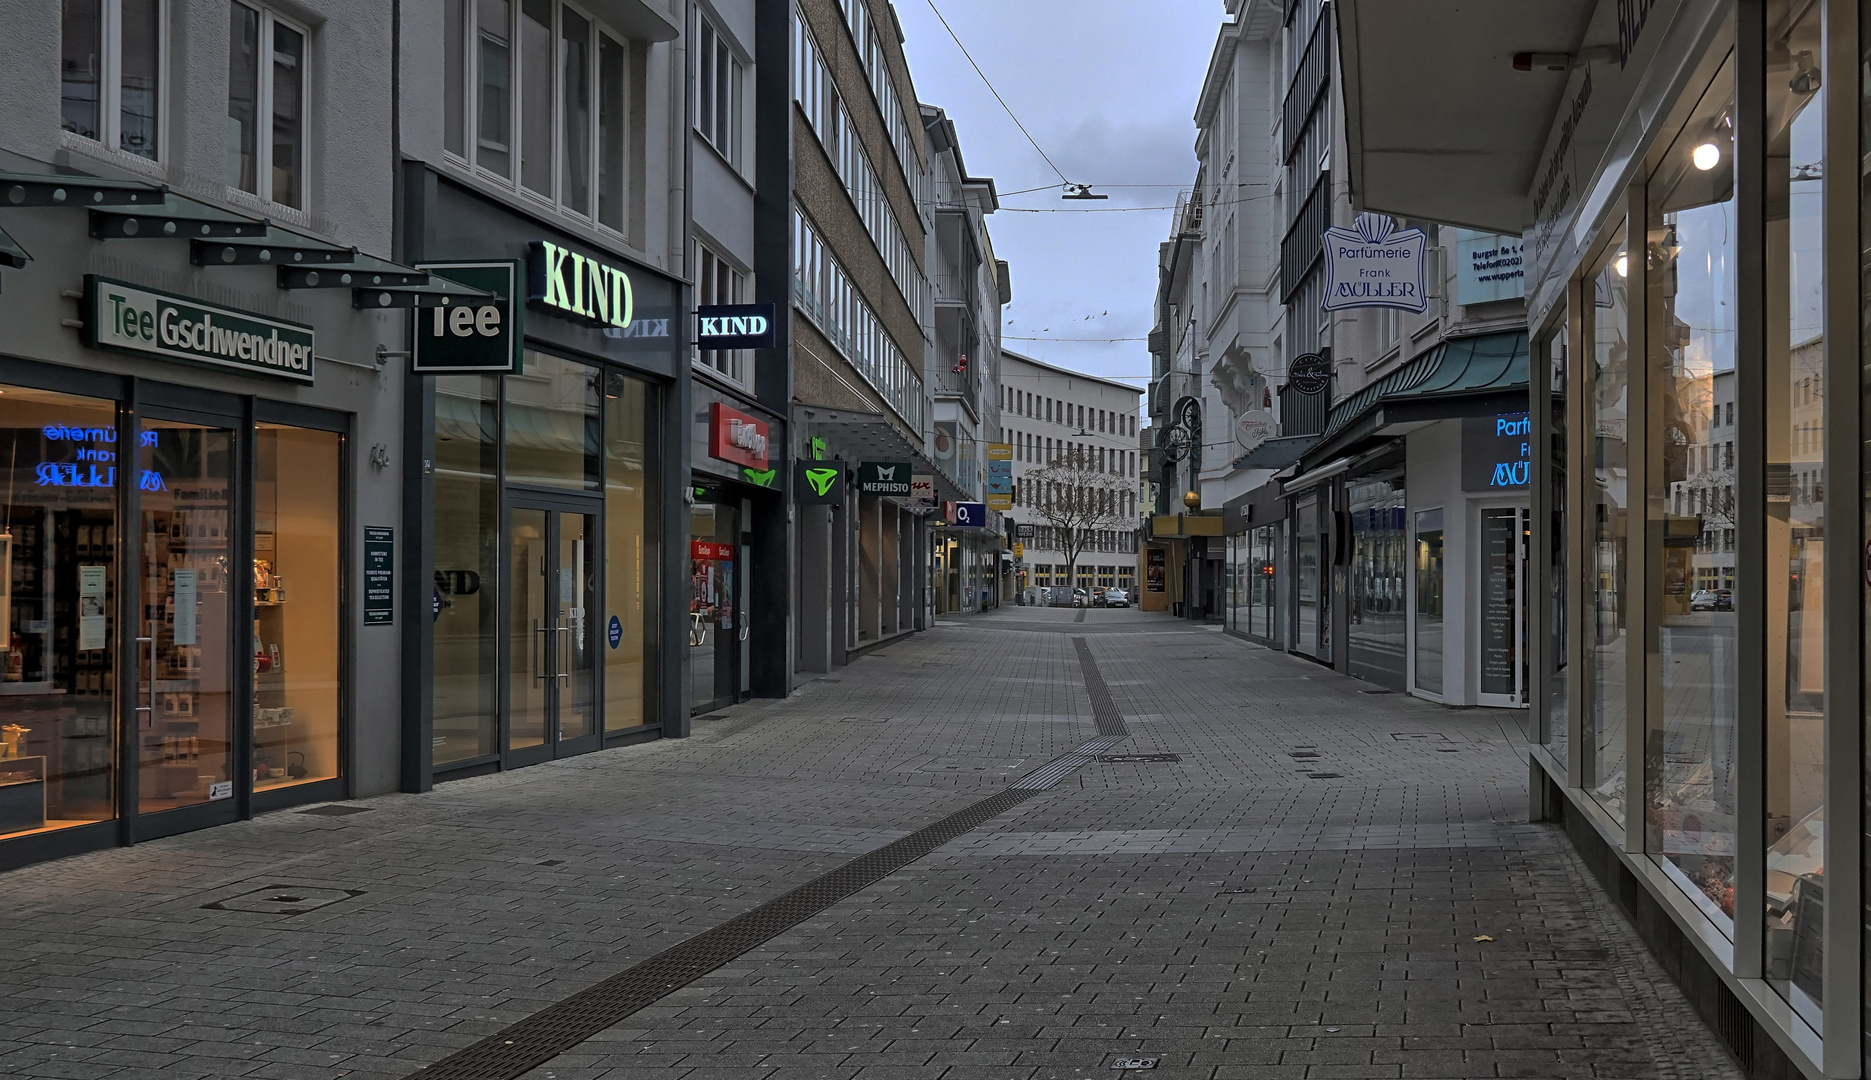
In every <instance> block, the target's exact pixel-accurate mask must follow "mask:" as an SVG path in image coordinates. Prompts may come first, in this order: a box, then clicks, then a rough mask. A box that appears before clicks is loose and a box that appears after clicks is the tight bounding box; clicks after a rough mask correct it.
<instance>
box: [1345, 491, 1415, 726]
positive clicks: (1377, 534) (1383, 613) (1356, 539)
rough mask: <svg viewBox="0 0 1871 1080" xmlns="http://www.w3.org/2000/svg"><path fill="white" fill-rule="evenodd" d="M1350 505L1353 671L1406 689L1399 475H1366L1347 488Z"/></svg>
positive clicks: (1405, 540)
mask: <svg viewBox="0 0 1871 1080" xmlns="http://www.w3.org/2000/svg"><path fill="white" fill-rule="evenodd" d="M1346 497H1347V498H1348V499H1349V500H1350V504H1351V537H1352V553H1351V559H1352V563H1351V590H1350V592H1351V595H1350V598H1349V599H1350V605H1351V611H1350V614H1349V619H1348V624H1347V633H1346V638H1347V644H1348V648H1349V651H1350V660H1351V673H1352V674H1353V675H1357V676H1359V677H1361V678H1366V679H1370V680H1371V681H1373V682H1376V683H1379V684H1381V685H1384V686H1388V687H1391V688H1392V689H1396V690H1402V689H1404V669H1405V658H1406V654H1405V651H1404V648H1405V639H1406V638H1407V637H1408V633H1409V631H1408V623H1407V621H1406V618H1405V611H1404V606H1403V604H1404V601H1403V591H1404V581H1405V580H1406V575H1408V573H1409V569H1408V566H1409V558H1408V556H1407V554H1406V551H1407V550H1408V546H1409V532H1408V529H1409V526H1408V524H1407V522H1406V520H1405V517H1404V506H1403V501H1404V500H1403V477H1402V476H1401V475H1396V476H1386V477H1364V478H1360V479H1358V480H1356V481H1353V482H1352V483H1350V484H1349V485H1347V488H1346Z"/></svg>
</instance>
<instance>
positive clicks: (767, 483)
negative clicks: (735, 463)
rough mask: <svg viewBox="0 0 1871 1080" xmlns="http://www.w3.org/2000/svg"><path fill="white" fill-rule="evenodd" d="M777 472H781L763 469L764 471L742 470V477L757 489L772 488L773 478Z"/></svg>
mask: <svg viewBox="0 0 1871 1080" xmlns="http://www.w3.org/2000/svg"><path fill="white" fill-rule="evenodd" d="M777 472H779V470H778V469H763V470H759V471H755V470H753V469H746V468H743V469H742V470H741V475H742V476H745V477H747V482H748V483H750V484H753V485H755V486H757V487H772V486H773V476H774V474H775V473H777Z"/></svg>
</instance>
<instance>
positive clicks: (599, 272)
mask: <svg viewBox="0 0 1871 1080" xmlns="http://www.w3.org/2000/svg"><path fill="white" fill-rule="evenodd" d="M526 251H527V260H526V261H527V275H526V277H527V290H526V298H527V299H528V300H530V301H532V302H533V303H535V304H541V305H543V306H545V307H548V308H551V309H552V310H553V311H555V312H557V313H559V314H561V315H567V316H572V317H575V318H580V319H584V320H586V321H589V322H594V323H599V324H602V325H604V326H615V327H618V328H619V329H621V328H623V327H627V326H629V325H630V320H631V316H632V314H633V309H634V308H635V307H636V300H635V297H634V296H633V295H632V293H631V288H630V275H629V274H628V273H626V272H625V271H624V270H623V269H621V268H619V267H616V266H612V265H610V264H609V263H603V262H599V261H598V260H596V259H593V258H591V257H589V256H586V255H583V254H580V253H579V252H576V251H572V250H570V249H569V248H564V247H560V246H559V245H558V244H554V243H551V242H549V241H544V240H535V241H533V242H532V243H531V244H528V245H527V248H526Z"/></svg>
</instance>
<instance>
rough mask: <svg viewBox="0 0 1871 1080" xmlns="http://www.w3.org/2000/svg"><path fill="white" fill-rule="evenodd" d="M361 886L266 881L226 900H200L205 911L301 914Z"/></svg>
mask: <svg viewBox="0 0 1871 1080" xmlns="http://www.w3.org/2000/svg"><path fill="white" fill-rule="evenodd" d="M362 895H364V891H363V890H362V889H323V888H312V887H310V886H305V885H268V886H266V887H265V888H260V889H255V890H253V891H252V892H246V893H241V894H240V895H239V896H235V897H232V898H230V899H227V900H217V901H215V902H214V903H212V904H203V905H202V908H203V910H206V911H252V912H256V913H258V914H261V915H303V914H305V913H306V912H308V911H316V910H318V909H319V908H322V907H330V906H331V905H332V904H335V903H337V902H338V901H340V900H349V899H350V898H351V897H353V896H362Z"/></svg>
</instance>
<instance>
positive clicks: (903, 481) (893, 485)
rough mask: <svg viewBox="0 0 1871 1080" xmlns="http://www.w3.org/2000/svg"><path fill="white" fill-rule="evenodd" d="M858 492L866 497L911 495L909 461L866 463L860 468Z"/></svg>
mask: <svg viewBox="0 0 1871 1080" xmlns="http://www.w3.org/2000/svg"><path fill="white" fill-rule="evenodd" d="M858 490H859V491H861V492H863V493H864V494H866V495H898V496H907V495H908V494H909V493H910V467H909V462H907V461H866V462H864V463H863V464H862V465H859V466H858Z"/></svg>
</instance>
